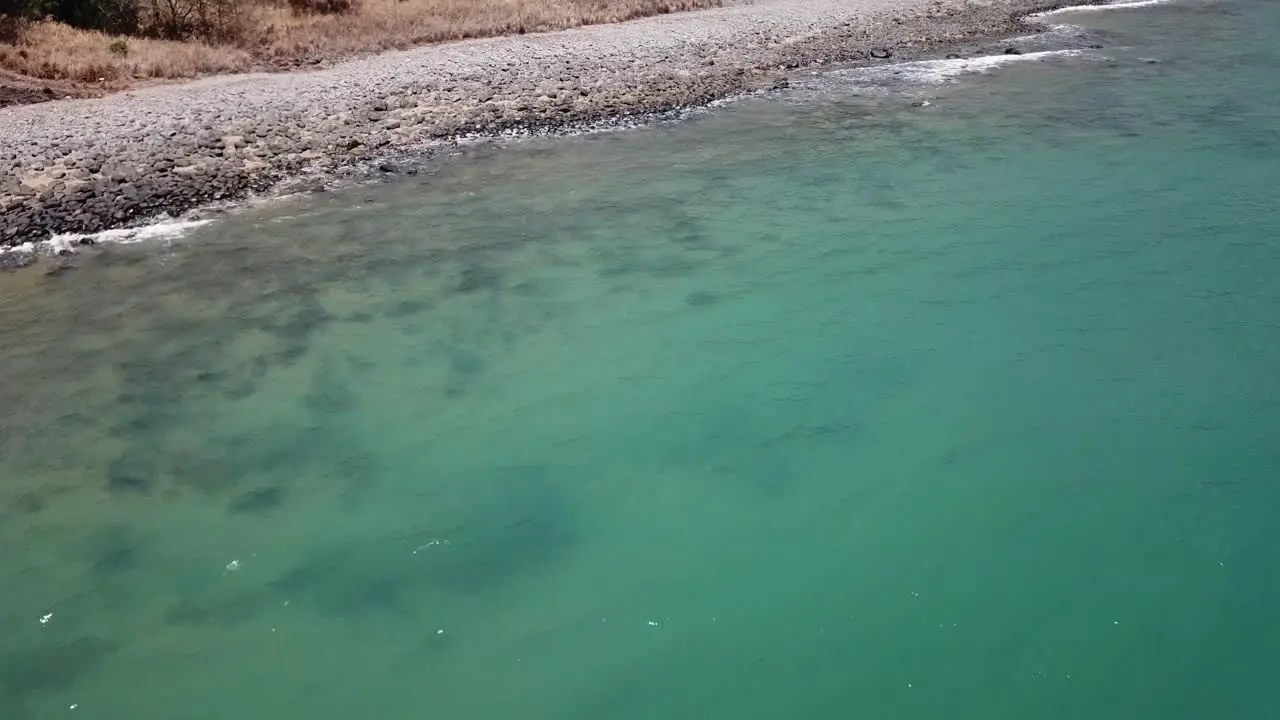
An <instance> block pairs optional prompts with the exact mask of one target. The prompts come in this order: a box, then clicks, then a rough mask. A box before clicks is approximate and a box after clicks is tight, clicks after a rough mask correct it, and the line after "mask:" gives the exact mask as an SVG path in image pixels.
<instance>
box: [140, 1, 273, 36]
mask: <svg viewBox="0 0 1280 720" xmlns="http://www.w3.org/2000/svg"><path fill="white" fill-rule="evenodd" d="M142 25H143V28H142V29H143V31H144V32H145V34H147V35H154V36H157V37H162V38H166V39H169V40H188V39H191V38H200V39H203V40H210V41H214V42H232V41H236V40H239V39H241V38H243V37H244V36H245V35H246V34H247V33H248V32H249V31H250V30H251V29H252V27H253V6H252V4H251V3H250V2H248V0H150V2H149V8H148V11H147V13H146V14H145V16H144V17H143V20H142Z"/></svg>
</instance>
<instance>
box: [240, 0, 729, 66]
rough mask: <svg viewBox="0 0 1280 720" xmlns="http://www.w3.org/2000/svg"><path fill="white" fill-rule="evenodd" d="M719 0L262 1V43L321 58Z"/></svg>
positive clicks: (283, 53) (283, 52)
mask: <svg viewBox="0 0 1280 720" xmlns="http://www.w3.org/2000/svg"><path fill="white" fill-rule="evenodd" d="M720 4H721V2H720V0H363V2H362V3H361V4H360V6H359V9H358V10H356V11H355V12H353V13H350V14H346V15H304V16H298V15H294V14H292V13H290V12H289V11H287V10H286V9H283V8H265V9H264V12H263V16H264V17H263V20H262V23H261V24H262V25H263V26H265V27H267V28H269V29H270V30H269V37H270V40H269V44H267V45H266V46H265V48H264V51H265V52H267V53H269V55H270V56H271V57H273V58H277V59H287V58H316V57H322V58H329V57H334V56H342V55H350V54H354V53H361V52H369V51H376V50H389V49H392V48H407V47H412V46H414V45H424V44H427V43H436V42H443V41H448V40H461V39H465V38H477V37H492V36H495V35H515V34H521V33H532V32H546V31H549V30H560V29H563V28H569V27H578V26H580V25H594V24H598V23H612V22H621V21H624V20H633V19H635V18H638V17H644V16H648V15H660V14H664V13H671V12H680V11H684V10H694V9H698V8H706V7H714V6H718V5H720Z"/></svg>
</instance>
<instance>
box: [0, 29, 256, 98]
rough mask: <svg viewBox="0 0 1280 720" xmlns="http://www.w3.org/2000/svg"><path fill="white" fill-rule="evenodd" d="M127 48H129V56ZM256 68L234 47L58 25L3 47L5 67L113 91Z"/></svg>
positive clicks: (25, 32) (25, 33)
mask: <svg viewBox="0 0 1280 720" xmlns="http://www.w3.org/2000/svg"><path fill="white" fill-rule="evenodd" d="M122 40H123V42H124V43H125V44H124V45H123V46H122V45H120V44H119V43H120V42H121V41H122ZM113 44H114V47H115V48H116V51H115V52H113V51H112V48H113ZM122 48H126V49H127V50H126V52H125V53H124V54H121V52H120V50H121V49H122ZM253 65H254V59H253V56H252V54H250V53H249V52H247V51H246V50H244V49H242V48H238V47H234V46H219V47H213V46H210V45H206V44H204V43H202V42H175V41H172V40H151V39H148V38H127V39H126V38H118V37H112V36H110V35H107V34H105V33H100V32H96V31H92V30H77V29H75V28H72V27H68V26H66V25H63V24H62V23H56V22H38V23H32V24H31V25H28V26H27V27H25V28H24V29H23V30H22V32H21V34H20V35H19V36H18V38H17V39H16V41H15V42H14V43H13V44H6V43H0V67H3V68H5V69H8V70H11V71H13V72H15V73H18V74H20V75H26V76H28V77H34V78H39V79H41V80H72V81H75V82H80V83H94V84H99V85H101V86H103V87H104V88H108V89H111V88H119V87H125V86H127V85H128V84H129V83H130V82H131V81H134V80H141V79H154V78H184V77H194V76H196V75H200V74H204V73H215V72H242V71H245V70H248V69H249V68H251V67H253Z"/></svg>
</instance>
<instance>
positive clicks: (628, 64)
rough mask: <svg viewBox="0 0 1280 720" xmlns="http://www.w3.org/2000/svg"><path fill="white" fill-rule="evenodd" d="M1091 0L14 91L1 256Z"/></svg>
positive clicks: (568, 126) (757, 86)
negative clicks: (52, 93) (74, 95)
mask: <svg viewBox="0 0 1280 720" xmlns="http://www.w3.org/2000/svg"><path fill="white" fill-rule="evenodd" d="M1079 4H1081V3H1080V2H1079V0H1075V1H1074V2H1073V1H1072V0H987V1H986V2H975V1H974V0H968V1H966V0H821V1H820V2H799V1H798V0H762V2H760V3H758V4H753V5H732V6H728V7H724V8H718V9H713V10H703V11H694V12H689V13H681V14H676V15H666V16H659V17H653V18H645V19H641V20H633V21H629V22H626V23H619V24H615V25H596V26H590V27H585V28H577V29H573V30H564V31H557V32H553V33H547V34H544V35H533V36H515V37H503V38H490V39H484V40H472V41H463V42H459V43H448V44H444V45H435V46H426V47H422V48H417V49H413V50H404V51H393V52H388V53H382V54H378V55H374V56H369V57H366V58H360V59H356V60H351V61H347V62H345V63H342V64H339V65H337V66H334V67H333V68H328V69H325V70H319V71H312V72H300V73H286V74H271V75H263V74H256V75H230V76H216V77H210V78H205V79H201V80H195V81H191V82H188V83H181V84H173V85H164V86H156V87H153V88H147V89H143V90H137V91H126V92H123V93H118V94H115V95H109V96H106V97H102V98H93V99H86V100H63V101H52V102H46V103H40V104H36V105H26V106H16V107H10V108H4V109H0V126H4V127H5V128H6V132H5V133H4V134H3V136H0V212H3V216H2V217H3V221H2V222H0V248H10V249H11V250H10V251H9V252H4V253H0V266H5V265H16V264H26V263H29V262H31V261H32V258H31V257H25V258H24V257H23V256H30V255H32V254H33V253H32V252H19V251H14V250H12V249H14V248H17V247H20V246H21V247H27V246H30V245H31V244H33V243H41V242H47V241H48V240H49V239H50V238H51V237H52V236H53V235H55V234H57V235H61V234H71V233H85V234H88V233H97V232H101V231H104V230H109V229H115V228H121V227H129V226H133V225H138V224H140V223H143V222H145V221H147V220H154V219H159V218H163V217H164V216H165V215H168V216H174V217H176V216H178V215H180V214H182V213H185V212H188V211H191V210H194V209H197V208H200V207H202V206H207V205H209V204H211V203H214V202H225V201H231V200H236V199H241V198H244V197H247V196H249V195H250V194H253V193H264V192H270V191H280V192H297V191H300V190H307V189H318V188H319V187H322V186H323V182H324V180H323V178H325V177H333V176H335V175H337V174H339V173H344V171H345V174H347V175H350V174H351V171H352V170H354V171H355V174H356V175H358V176H359V175H363V176H364V177H370V176H374V175H378V174H384V175H385V174H394V173H395V172H396V171H397V168H396V167H395V166H394V165H393V164H391V162H388V161H389V160H390V159H391V158H393V157H394V156H397V155H399V156H402V157H403V156H415V157H417V158H419V159H422V160H426V159H429V158H430V157H431V156H432V154H433V152H434V150H438V149H441V148H449V147H451V146H454V145H456V144H457V143H458V142H459V141H470V140H484V139H501V138H505V137H518V136H520V135H527V134H566V133H572V132H575V131H582V130H586V129H600V128H608V127H628V126H631V125H636V124H641V123H643V122H645V121H646V119H650V120H651V119H654V118H660V117H662V116H671V115H673V114H678V113H680V112H683V111H687V110H689V109H693V108H697V107H705V106H708V105H710V104H712V103H714V102H716V101H720V100H725V99H728V98H733V97H739V96H743V95H748V94H751V93H754V92H761V91H768V90H771V89H778V88H782V87H786V85H787V84H788V80H787V78H788V75H790V74H791V73H793V72H795V71H798V70H801V69H809V70H812V69H815V68H818V67H823V66H831V65H837V64H845V65H847V64H876V63H886V64H887V63H896V62H902V61H905V60H913V59H921V58H925V57H930V56H938V55H939V54H940V53H942V52H943V51H944V50H947V49H955V48H958V47H960V46H963V45H965V44H968V43H974V42H979V41H983V40H994V39H997V38H1001V37H1007V36H1009V35H1010V34H1012V33H1014V32H1017V31H1020V30H1021V31H1026V30H1027V29H1028V28H1033V27H1034V26H1035V25H1034V23H1028V22H1027V18H1028V17H1029V16H1033V15H1035V14H1037V13H1043V12H1045V11H1051V10H1055V9H1059V8H1063V7H1068V6H1071V5H1079ZM61 250H62V251H63V252H64V253H65V252H69V251H70V248H62V249H61Z"/></svg>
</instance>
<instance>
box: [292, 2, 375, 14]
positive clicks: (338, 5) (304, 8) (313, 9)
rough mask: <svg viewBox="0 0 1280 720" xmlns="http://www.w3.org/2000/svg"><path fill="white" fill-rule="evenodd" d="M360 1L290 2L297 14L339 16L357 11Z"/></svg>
mask: <svg viewBox="0 0 1280 720" xmlns="http://www.w3.org/2000/svg"><path fill="white" fill-rule="evenodd" d="M358 1H359V0H289V7H291V8H293V11H294V12H295V13H318V14H322V15H337V14H339V13H347V12H351V11H352V10H355V9H356V5H357V3H358Z"/></svg>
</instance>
